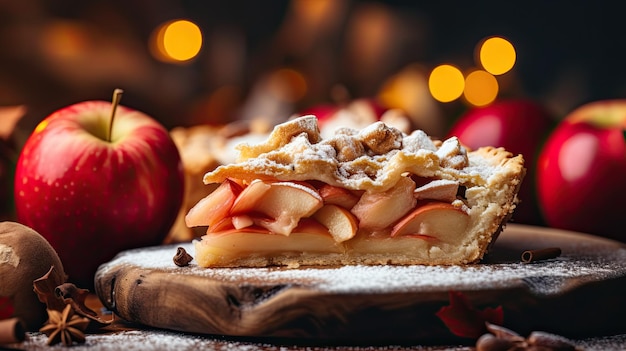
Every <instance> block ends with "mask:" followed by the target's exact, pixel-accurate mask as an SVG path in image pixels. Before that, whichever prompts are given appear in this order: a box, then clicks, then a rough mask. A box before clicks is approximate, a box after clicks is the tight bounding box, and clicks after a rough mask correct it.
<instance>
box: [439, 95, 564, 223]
mask: <svg viewBox="0 0 626 351" xmlns="http://www.w3.org/2000/svg"><path fill="white" fill-rule="evenodd" d="M552 127H553V121H552V119H551V117H550V114H549V113H548V112H547V111H546V109H544V108H543V107H542V106H541V105H540V104H539V103H537V102H534V101H532V100H526V99H523V100H500V101H496V102H494V103H493V104H491V105H487V106H482V107H475V108H472V109H470V110H469V111H467V112H466V113H465V114H463V115H462V116H461V117H460V118H459V119H458V120H457V121H456V122H455V124H454V125H453V126H452V128H451V129H450V131H449V133H448V137H450V136H457V137H458V138H459V140H460V141H461V142H462V143H463V144H465V145H467V146H468V147H470V148H471V149H476V148H479V147H481V146H496V147H504V148H505V149H506V150H508V151H510V152H512V153H513V154H522V155H523V156H524V159H525V166H526V168H527V175H526V177H525V178H524V181H523V183H522V187H521V189H520V193H519V197H520V199H521V203H520V204H519V205H518V208H517V209H516V210H515V214H514V215H513V216H514V220H515V221H516V222H519V223H526V224H535V225H537V224H542V217H541V212H540V210H539V206H538V204H537V196H536V186H535V182H534V172H535V167H536V162H537V155H538V153H539V150H540V148H541V146H542V144H543V141H544V140H545V137H546V136H547V135H548V133H549V132H550V130H551V129H552Z"/></svg>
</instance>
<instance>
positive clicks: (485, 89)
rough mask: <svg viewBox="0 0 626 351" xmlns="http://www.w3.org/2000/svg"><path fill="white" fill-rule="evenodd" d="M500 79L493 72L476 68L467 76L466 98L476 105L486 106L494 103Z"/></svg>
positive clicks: (464, 92)
mask: <svg viewBox="0 0 626 351" xmlns="http://www.w3.org/2000/svg"><path fill="white" fill-rule="evenodd" d="M498 90H499V86H498V81H497V80H496V77H494V76H493V75H492V74H491V73H489V72H485V71H483V70H475V71H473V72H471V73H470V74H468V75H467V77H466V78H465V90H464V91H463V96H464V97H465V100H467V102H468V103H469V104H471V105H474V106H484V105H488V104H490V103H492V102H493V101H494V100H495V99H496V97H497V96H498Z"/></svg>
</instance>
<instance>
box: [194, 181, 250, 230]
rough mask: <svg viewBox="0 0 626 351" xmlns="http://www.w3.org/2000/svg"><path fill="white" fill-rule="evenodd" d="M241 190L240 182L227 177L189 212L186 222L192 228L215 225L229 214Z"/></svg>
mask: <svg viewBox="0 0 626 351" xmlns="http://www.w3.org/2000/svg"><path fill="white" fill-rule="evenodd" d="M241 191H242V189H241V186H240V185H239V184H237V183H236V182H234V181H232V180H230V179H226V180H225V181H224V182H222V184H220V186H218V187H217V188H216V189H215V190H214V191H213V192H212V193H210V194H209V195H207V196H206V197H204V198H203V199H201V200H200V201H198V203H197V204H196V205H195V206H194V207H192V208H191V209H190V210H189V212H187V215H186V216H185V224H186V225H187V226H188V227H190V228H191V227H201V226H212V225H215V224H216V223H218V222H219V221H221V220H222V219H223V218H224V217H227V216H228V213H229V211H230V208H231V206H232V205H233V203H234V202H235V199H236V198H237V197H238V195H239V193H240V192H241Z"/></svg>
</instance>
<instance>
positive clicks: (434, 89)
mask: <svg viewBox="0 0 626 351" xmlns="http://www.w3.org/2000/svg"><path fill="white" fill-rule="evenodd" d="M464 86H465V79H464V78H463V73H462V72H461V71H460V70H459V69H458V68H456V67H454V66H452V65H447V64H444V65H439V66H437V67H435V69H433V70H432V72H431V73H430V77H429V78H428V88H429V89H430V94H431V95H432V96H433V97H434V98H435V99H436V100H437V101H440V102H450V101H454V100H456V99H458V98H459V97H460V96H461V94H463V88H464Z"/></svg>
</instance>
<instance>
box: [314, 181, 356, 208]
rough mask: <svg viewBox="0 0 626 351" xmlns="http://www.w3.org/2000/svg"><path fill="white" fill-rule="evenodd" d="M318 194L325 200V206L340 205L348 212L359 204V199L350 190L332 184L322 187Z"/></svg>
mask: <svg viewBox="0 0 626 351" xmlns="http://www.w3.org/2000/svg"><path fill="white" fill-rule="evenodd" d="M318 192H319V194H320V196H321V197H322V199H323V200H324V204H329V205H338V206H341V207H343V208H346V209H348V210H349V209H351V208H352V207H354V205H356V203H357V202H359V197H358V196H357V195H355V194H354V193H352V192H351V191H350V190H348V189H344V188H340V187H337V186H334V185H330V184H324V185H322V186H321V187H320V188H319V190H318Z"/></svg>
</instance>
